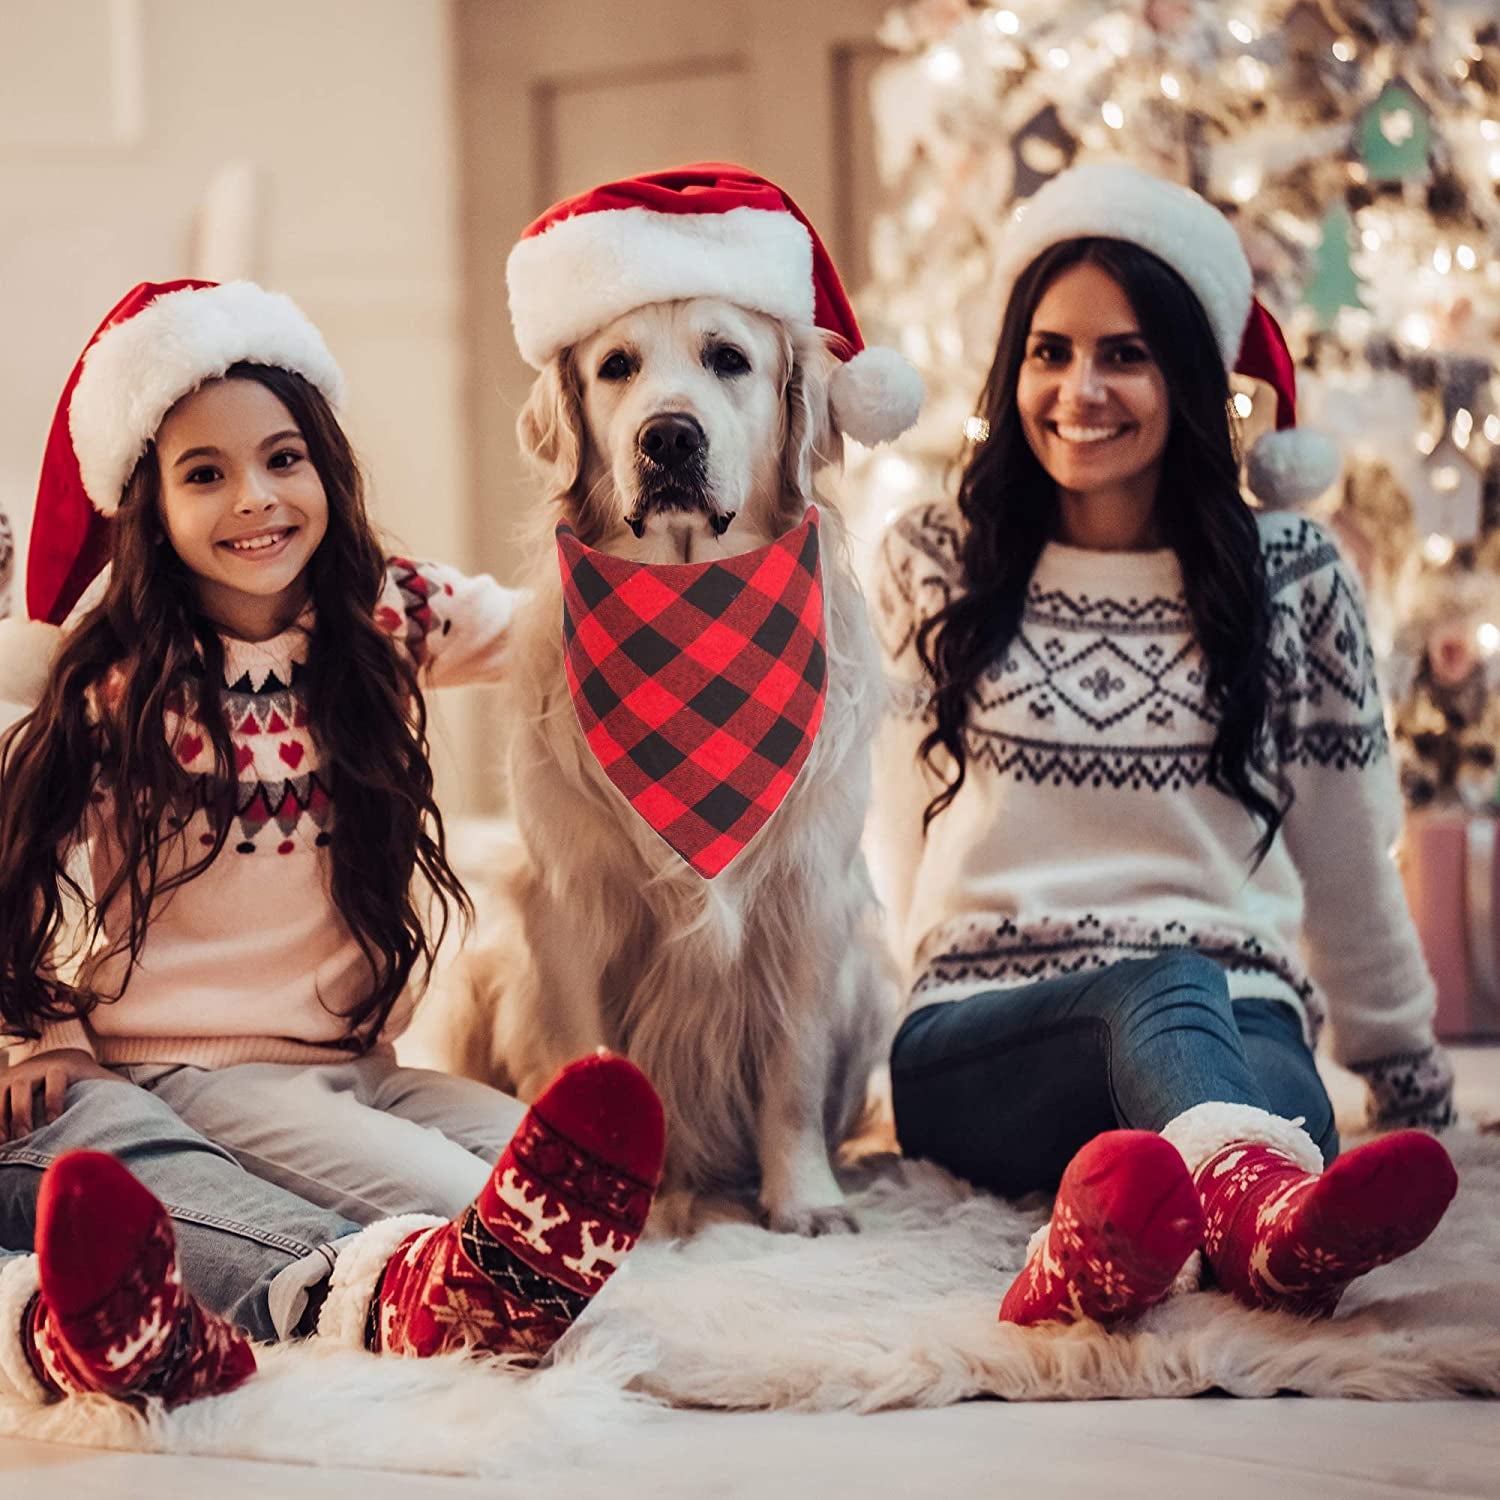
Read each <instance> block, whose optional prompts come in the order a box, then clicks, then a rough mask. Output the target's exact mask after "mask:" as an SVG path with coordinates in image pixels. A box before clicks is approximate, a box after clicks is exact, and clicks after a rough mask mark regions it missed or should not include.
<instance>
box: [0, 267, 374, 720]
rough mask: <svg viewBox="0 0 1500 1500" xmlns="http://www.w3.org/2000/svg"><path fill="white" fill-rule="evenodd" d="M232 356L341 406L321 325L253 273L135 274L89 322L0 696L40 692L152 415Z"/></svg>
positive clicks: (55, 443) (52, 443)
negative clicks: (271, 369) (220, 280)
mask: <svg viewBox="0 0 1500 1500" xmlns="http://www.w3.org/2000/svg"><path fill="white" fill-rule="evenodd" d="M236 364H258V365H273V366H276V367H277V368H279V369H283V370H291V371H293V372H294V373H296V374H298V375H301V376H302V377H303V378H304V379H306V380H308V381H309V382H311V384H312V385H314V386H315V387H316V388H317V389H318V390H319V391H321V392H322V393H323V395H324V396H325V397H326V398H327V399H328V401H329V403H330V405H332V406H333V407H335V408H338V407H339V406H340V405H342V403H343V399H344V379H343V376H342V375H341V374H340V372H339V367H338V365H337V364H335V363H334V359H333V356H332V355H331V354H330V353H329V352H328V346H327V345H326V344H325V343H324V342H323V336H322V334H320V333H319V332H318V330H317V328H316V327H315V326H314V325H313V323H312V322H311V321H310V320H309V319H308V317H307V315H306V314H305V313H304V312H303V311H302V310H301V309H300V308H299V307H298V306H297V304H296V303H295V302H293V301H292V299H291V298H290V297H287V296H284V295H283V294H282V293H280V292H268V291H266V290H265V289H264V288H263V287H259V286H256V285H255V284H254V283H253V282H249V281H234V282H227V283H225V284H224V285H219V284H217V283H215V282H212V281H190V280H184V281H165V282H154V281H146V282H142V283H141V284H140V285H139V286H135V287H132V288H131V289H130V290H129V291H128V292H126V294H125V295H124V296H123V297H122V298H121V299H120V300H119V302H117V303H116V304H115V305H114V307H112V308H111V309H110V310H109V313H108V315H107V316H106V317H105V319H104V321H103V322H102V323H101V324H100V325H99V326H98V328H96V329H95V330H94V334H93V337H92V338H90V339H89V341H88V344H87V345H86V346H85V347H84V351H83V353H82V354H81V355H79V357H78V362H77V363H76V364H75V365H74V366H73V370H72V373H71V374H70V375H69V376H68V382H67V384H66V385H65V386H64V387H63V393H62V397H61V399H60V400H59V401H58V403H57V412H56V414H55V415H54V416H53V418H52V428H51V431H50V432H49V433H48V435H47V447H46V451H45V452H44V454H43V456H42V473H41V478H40V479H39V480H38V482H37V495H36V510H35V513H34V514H33V517H32V523H31V542H30V546H29V548H28V551H27V562H26V614H25V617H24V618H18V619H9V620H0V699H4V700H5V701H7V702H10V703H23V704H28V705H29V704H31V703H34V702H35V701H36V700H37V698H38V697H39V696H40V694H41V691H42V688H43V687H44V686H45V685H46V681H47V676H48V673H49V672H50V670H51V665H52V657H53V655H54V654H55V652H56V650H57V646H58V643H59V641H60V639H61V636H62V631H61V629H60V627H61V626H62V625H63V624H64V622H65V621H66V620H67V619H68V616H69V615H70V613H71V612H72V611H73V609H74V606H75V605H77V604H78V602H79V600H80V599H81V598H82V597H83V594H84V590H85V589H87V588H88V586H89V584H90V583H92V582H93V581H94V579H95V578H96V577H97V576H98V575H99V574H100V572H101V571H102V570H103V569H104V567H105V565H106V564H107V563H108V561H109V552H110V520H109V518H110V517H111V516H113V515H114V513H115V511H116V510H117V509H119V505H120V498H121V496H122V494H123V493H124V490H125V486H126V484H127V483H128V482H129V480H130V476H131V474H132V473H133V472H134V470H135V466H136V464H137V463H138V462H139V460H140V458H141V455H142V454H143V453H145V451H146V448H147V446H148V445H149V444H150V443H151V442H152V440H153V439H154V438H155V437H156V432H157V429H158V428H159V427H160V426H161V423H162V419H163V418H164V417H165V416H166V414H167V413H168V412H169V411H170V410H171V409H172V407H173V406H174V405H175V404H176V403H177V402H178V401H180V400H181V399H182V398H183V397H184V396H186V395H188V394H189V393H190V392H191V391H195V390H197V388H198V387H199V386H200V385H202V384H203V383H204V382H205V381H208V380H215V379H217V378H218V377H219V376H221V375H223V374H224V372H225V371H226V370H228V369H229V367H230V366H231V365H236Z"/></svg>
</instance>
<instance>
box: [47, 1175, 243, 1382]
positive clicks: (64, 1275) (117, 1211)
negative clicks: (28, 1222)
mask: <svg viewBox="0 0 1500 1500" xmlns="http://www.w3.org/2000/svg"><path fill="white" fill-rule="evenodd" d="M36 1258H37V1272H38V1275H39V1277H40V1280H41V1291H40V1292H39V1293H38V1294H37V1296H36V1297H35V1298H34V1299H33V1300H32V1303H31V1306H30V1307H29V1308H28V1310H27V1314H26V1317H27V1322H28V1325H29V1327H28V1329H27V1330H26V1331H27V1333H28V1334H29V1346H28V1353H29V1355H30V1357H31V1361H32V1368H33V1370H34V1372H35V1373H36V1376H37V1378H38V1379H39V1380H40V1381H41V1383H42V1384H43V1385H44V1386H46V1387H47V1388H48V1389H49V1390H50V1391H52V1392H54V1393H55V1394H58V1395H70V1394H74V1393H78V1392H83V1391H96V1392H99V1393H101V1394H103V1395H106V1396H115V1397H118V1398H120V1399H126V1400H128V1399H135V1398H139V1397H144V1396H157V1397H160V1398H161V1400H163V1401H164V1402H166V1404H167V1405H168V1406H177V1405H180V1404H181V1403H182V1402H184V1401H192V1400H194V1399H195V1398H197V1397H199V1396H214V1395H218V1394H220V1393H221V1392H224V1391H230V1390H233V1389H234V1388H235V1386H237V1385H239V1384H241V1382H243V1381H245V1380H247V1379H248V1378H249V1377H250V1376H251V1375H252V1374H253V1373H254V1372H255V1355H254V1353H253V1351H252V1350H251V1348H250V1345H249V1343H248V1341H247V1340H246V1338H245V1336H244V1335H243V1334H242V1333H240V1332H239V1330H238V1329H236V1328H233V1327H231V1326H230V1325H229V1324H228V1323H226V1322H225V1321H224V1320H223V1319H222V1318H219V1317H216V1316H214V1314H213V1313H210V1312H206V1311H205V1310H204V1309H203V1308H202V1307H200V1306H199V1305H198V1303H197V1302H196V1301H195V1300H194V1299H193V1298H192V1297H191V1296H190V1295H189V1294H188V1292H187V1291H186V1290H185V1289H184V1287H183V1285H182V1274H181V1272H180V1271H179V1269H178V1266H177V1251H176V1241H175V1238H174V1236H173V1234H172V1221H171V1219H170V1218H169V1217H168V1215H167V1211H166V1209H164V1208H163V1207H162V1206H161V1204H160V1203H158V1202H157V1201H156V1199H155V1198H154V1197H152V1196H151V1194H150V1193H149V1192H147V1190H146V1189H145V1188H144V1187H142V1186H141V1184H140V1183H139V1182H137V1181H136V1180H135V1178H134V1177H132V1176H131V1175H130V1173H129V1172H127V1171H126V1170H125V1168H124V1167H123V1166H121V1165H120V1163H119V1162H117V1161H116V1160H115V1159H114V1157H112V1156H106V1155H104V1154H103V1153H102V1152H98V1151H74V1152H71V1153H70V1154H68V1155H67V1156H63V1157H60V1158H59V1159H58V1160H57V1161H56V1162H54V1163H53V1164H52V1166H51V1167H49V1168H48V1169H47V1173H46V1175H45V1176H44V1177H43V1178H42V1184H41V1189H40V1192H39V1194H38V1197H37V1221H36Z"/></svg>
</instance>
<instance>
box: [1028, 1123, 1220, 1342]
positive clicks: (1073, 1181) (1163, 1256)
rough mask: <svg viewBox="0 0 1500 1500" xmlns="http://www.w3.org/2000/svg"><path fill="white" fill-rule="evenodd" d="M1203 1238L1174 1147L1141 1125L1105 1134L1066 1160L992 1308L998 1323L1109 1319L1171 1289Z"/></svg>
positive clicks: (1197, 1210)
mask: <svg viewBox="0 0 1500 1500" xmlns="http://www.w3.org/2000/svg"><path fill="white" fill-rule="evenodd" d="M1202 1235H1203V1212H1202V1209H1201V1208H1200V1206H1199V1203H1198V1195H1197V1193H1196V1192H1195V1191H1194V1189H1193V1179H1192V1178H1191V1176H1189V1174H1188V1169H1187V1165H1186V1163H1184V1161H1183V1159H1182V1156H1181V1154H1180V1153H1179V1152H1178V1150H1177V1148H1176V1147H1175V1146H1173V1145H1170V1144H1169V1143H1168V1142H1166V1141H1164V1140H1163V1139H1162V1138H1161V1137H1160V1136H1159V1135H1156V1134H1154V1133H1153V1132H1151V1131H1148V1130H1109V1131H1106V1132H1105V1133H1104V1134H1103V1135H1098V1136H1095V1137H1094V1139H1093V1140H1091V1141H1090V1142H1089V1143H1088V1145H1086V1146H1085V1147H1084V1148H1083V1149H1082V1150H1081V1151H1080V1152H1079V1153H1078V1154H1077V1156H1075V1157H1074V1158H1073V1160H1072V1161H1071V1162H1069V1163H1068V1168H1067V1170H1066V1171H1065V1172H1064V1173H1063V1177H1062V1182H1061V1183H1060V1184H1059V1185H1058V1189H1057V1201H1056V1202H1055V1203H1054V1204H1053V1207H1052V1222H1051V1223H1050V1224H1049V1225H1048V1226H1047V1235H1046V1238H1045V1239H1044V1240H1043V1241H1042V1242H1041V1243H1040V1244H1039V1245H1038V1246H1037V1247H1036V1249H1035V1250H1034V1251H1033V1252H1032V1255H1031V1258H1030V1259H1029V1260H1028V1261H1027V1262H1026V1265H1025V1268H1024V1269H1023V1270H1022V1272H1021V1274H1020V1275H1019V1276H1018V1277H1017V1278H1016V1280H1015V1281H1014V1283H1012V1285H1011V1288H1010V1290H1009V1291H1008V1292H1007V1293H1006V1294H1005V1300H1004V1302H1002V1303H1001V1304H1000V1321H1001V1322H1002V1323H1020V1324H1022V1325H1029V1324H1032V1323H1046V1322H1060V1323H1074V1322H1077V1321H1078V1320H1079V1319H1081V1318H1092V1319H1093V1320H1094V1321H1095V1322H1097V1323H1103V1324H1105V1325H1109V1324H1112V1323H1118V1322H1120V1321H1121V1320H1123V1319H1125V1318H1129V1317H1133V1316H1135V1315H1136V1314H1137V1313H1141V1312H1144V1311H1145V1310H1146V1308H1148V1307H1150V1306H1151V1305H1152V1303H1154V1302H1159V1301H1161V1299H1162V1298H1163V1297H1165V1296H1166V1294H1167V1292H1168V1291H1169V1290H1170V1289H1171V1286H1172V1281H1173V1278H1174V1277H1175V1276H1176V1275H1177V1273H1178V1272H1179V1271H1180V1270H1181V1269H1182V1266H1183V1263H1184V1262H1185V1261H1186V1260H1187V1258H1188V1256H1189V1255H1191V1254H1192V1253H1193V1251H1194V1250H1196V1249H1197V1248H1198V1245H1199V1243H1200V1241H1201V1239H1202Z"/></svg>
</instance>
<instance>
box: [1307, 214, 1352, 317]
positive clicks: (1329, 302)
mask: <svg viewBox="0 0 1500 1500" xmlns="http://www.w3.org/2000/svg"><path fill="white" fill-rule="evenodd" d="M1353 234H1354V219H1353V217H1352V216H1351V215H1350V213H1349V209H1348V207H1347V206H1346V205H1345V204H1343V203H1336V204H1334V206H1333V207H1332V208H1331V209H1329V210H1328V214H1327V217H1325V218H1324V220H1323V238H1322V240H1321V241H1320V242H1319V245H1318V248H1317V250H1316V251H1314V252H1313V274H1312V280H1311V281H1309V282H1308V284H1307V289H1306V290H1305V291H1304V292H1303V294H1302V300H1303V302H1304V303H1306V304H1307V306H1308V307H1310V308H1312V310H1313V311H1314V312H1315V313H1316V314H1317V317H1318V323H1319V324H1320V326H1322V327H1324V328H1331V327H1332V326H1333V323H1334V320H1335V319H1336V318H1337V317H1338V314H1339V309H1340V308H1341V307H1363V306H1364V305H1365V304H1364V302H1363V301H1362V300H1361V298H1360V295H1359V277H1358V276H1357V275H1356V274H1355V271H1354V267H1353V266H1352V265H1351V264H1350V258H1349V257H1350V245H1351V239H1352V236H1353Z"/></svg>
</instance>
